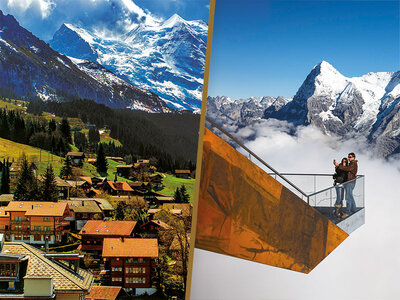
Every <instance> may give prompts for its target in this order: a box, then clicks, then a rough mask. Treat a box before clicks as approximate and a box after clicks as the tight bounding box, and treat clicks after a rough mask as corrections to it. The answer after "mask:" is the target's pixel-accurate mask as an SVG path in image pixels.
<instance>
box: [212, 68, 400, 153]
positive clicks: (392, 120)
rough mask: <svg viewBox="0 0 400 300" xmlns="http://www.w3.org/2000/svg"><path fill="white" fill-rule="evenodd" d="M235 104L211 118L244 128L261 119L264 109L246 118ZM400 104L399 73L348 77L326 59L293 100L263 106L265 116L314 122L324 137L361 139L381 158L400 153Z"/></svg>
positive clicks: (222, 107)
mask: <svg viewBox="0 0 400 300" xmlns="http://www.w3.org/2000/svg"><path fill="white" fill-rule="evenodd" d="M264 98H265V99H267V98H268V97H264ZM212 102H213V101H211V103H212ZM231 102H233V103H231ZM235 102H236V101H233V100H231V101H229V105H227V104H226V105H213V104H212V105H211V106H210V111H211V112H210V115H212V114H214V115H217V114H216V113H215V111H217V110H218V111H219V114H221V115H223V116H229V117H230V120H231V121H230V122H231V125H233V124H236V125H241V124H242V126H248V125H249V124H250V123H251V121H252V119H257V118H259V117H260V110H262V107H261V106H257V107H251V106H249V111H246V113H245V115H247V116H249V117H246V118H242V114H239V113H238V111H240V112H242V103H241V102H240V101H237V103H235ZM399 102H400V72H395V73H393V72H378V73H368V74H366V75H363V76H361V77H353V78H348V77H345V76H343V75H342V74H340V73H339V71H337V70H336V69H335V68H334V67H333V66H332V65H330V64H329V63H327V62H325V61H323V62H321V63H319V64H318V65H316V66H315V67H314V68H313V69H312V70H311V72H310V73H309V75H308V76H307V78H306V79H305V81H304V82H303V84H302V85H301V87H300V88H299V90H298V91H297V93H296V95H295V96H294V97H293V99H292V100H290V101H289V100H288V101H283V102H282V104H283V105H267V106H265V109H264V111H263V112H262V118H265V119H278V120H284V121H288V122H290V123H292V124H294V125H296V126H299V125H304V126H307V125H310V124H312V125H314V126H316V127H318V128H319V129H320V130H321V131H323V132H324V133H325V134H328V135H330V134H334V135H338V136H341V137H342V138H343V139H347V138H358V137H361V138H364V139H367V140H368V141H369V143H370V144H371V146H372V149H374V150H375V151H376V153H377V154H378V155H380V156H384V157H387V156H390V155H396V154H398V153H400V104H399ZM238 106H240V107H241V109H240V110H238ZM252 111H253V112H254V113H253V114H252V113H251V112H252ZM245 120H248V121H249V122H250V123H249V122H246V121H245ZM249 126H251V125H249Z"/></svg>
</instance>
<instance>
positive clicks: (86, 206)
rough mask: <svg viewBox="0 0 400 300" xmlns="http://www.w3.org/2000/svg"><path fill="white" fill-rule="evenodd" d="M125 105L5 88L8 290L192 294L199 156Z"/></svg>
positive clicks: (86, 295)
mask: <svg viewBox="0 0 400 300" xmlns="http://www.w3.org/2000/svg"><path fill="white" fill-rule="evenodd" d="M124 114H135V112H133V111H132V112H124V111H123V110H121V111H118V110H112V109H110V108H108V107H106V106H104V105H101V104H97V103H94V102H92V101H89V100H85V101H83V100H74V101H71V102H66V103H51V102H48V103H46V102H42V101H37V102H35V101H30V102H26V101H23V100H17V99H14V98H12V97H4V96H1V97H0V159H1V162H0V174H1V177H0V182H1V185H0V187H1V190H0V252H1V253H0V298H1V299H3V298H7V299H9V298H10V299H20V298H32V299H132V298H133V299H183V298H184V294H185V288H186V275H187V263H188V255H189V243H190V241H189V238H190V229H191V215H192V195H193V189H194V177H195V174H194V170H195V165H194V164H193V162H192V161H194V159H190V158H189V159H179V156H175V157H174V156H173V155H171V153H177V152H178V151H179V149H178V150H176V151H175V150H173V149H174V148H173V146H174V144H175V147H176V146H177V147H179V148H182V147H181V146H180V145H179V143H174V141H173V139H172V138H171V139H170V141H166V140H162V139H161V138H160V136H163V137H165V136H168V135H167V134H165V132H159V131H162V130H165V128H167V127H168V126H167V125H164V124H163V122H164V123H165V122H166V121H165V120H160V119H155V118H159V117H158V116H156V114H144V113H143V114H141V113H140V112H136V115H135V118H129V120H133V119H134V120H138V121H137V123H134V122H133V123H132V122H129V124H128V122H125V121H124V120H125V119H128V116H125V115H124ZM181 117H182V118H186V116H185V115H184V114H183V115H181ZM149 118H150V119H149ZM152 118H153V119H152ZM173 119H177V118H176V116H175V117H174V118H173ZM178 119H179V118H178ZM182 122H186V120H184V121H182ZM154 124H156V125H157V124H158V126H156V125H154ZM171 126H172V125H171ZM173 126H179V124H178V125H176V124H173ZM146 141H151V142H146ZM163 143H164V144H165V145H166V146H165V148H164V147H160V145H163ZM157 144H158V147H157ZM167 144H168V145H167ZM160 149H167V150H165V152H164V151H163V150H160ZM181 151H182V150H181ZM192 152H193V151H192Z"/></svg>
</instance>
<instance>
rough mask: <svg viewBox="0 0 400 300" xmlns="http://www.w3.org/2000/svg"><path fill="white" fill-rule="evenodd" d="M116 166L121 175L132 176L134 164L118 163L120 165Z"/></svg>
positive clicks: (118, 173)
mask: <svg viewBox="0 0 400 300" xmlns="http://www.w3.org/2000/svg"><path fill="white" fill-rule="evenodd" d="M116 168H117V175H118V176H119V177H124V178H130V177H131V171H132V168H133V165H118V166H116Z"/></svg>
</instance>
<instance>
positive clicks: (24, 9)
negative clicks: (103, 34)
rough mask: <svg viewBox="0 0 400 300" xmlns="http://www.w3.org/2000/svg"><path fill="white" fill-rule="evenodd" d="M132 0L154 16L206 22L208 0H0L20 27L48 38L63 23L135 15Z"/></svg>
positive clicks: (108, 22)
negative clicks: (178, 16)
mask: <svg viewBox="0 0 400 300" xmlns="http://www.w3.org/2000/svg"><path fill="white" fill-rule="evenodd" d="M132 3H134V4H136V5H137V6H139V7H140V8H141V9H143V10H145V11H146V13H147V11H149V12H150V13H151V15H152V16H153V17H156V18H161V19H167V18H169V17H170V16H172V15H173V14H174V13H177V14H179V15H181V16H182V17H183V18H185V19H187V20H197V19H202V20H204V21H206V22H208V15H209V3H210V1H209V0H0V10H2V11H3V13H5V14H12V15H14V16H15V18H16V19H17V20H18V22H19V23H20V24H21V25H22V26H23V27H25V28H27V29H28V30H29V31H31V32H32V33H34V34H35V35H37V36H38V37H39V38H41V39H43V40H45V41H48V40H50V39H51V38H52V36H53V34H54V32H55V31H56V30H58V28H60V26H61V25H62V23H74V24H77V23H83V24H85V26H86V25H89V26H91V25H96V26H103V27H106V28H107V29H110V28H112V29H113V27H114V26H116V27H118V25H116V24H118V23H120V24H125V23H126V21H127V19H129V18H131V19H134V18H135V11H136V8H133V9H130V7H132V6H134V5H133V4H132ZM132 11H133V13H132ZM128 22H134V20H128ZM86 27H87V26H86ZM117 29H118V28H117Z"/></svg>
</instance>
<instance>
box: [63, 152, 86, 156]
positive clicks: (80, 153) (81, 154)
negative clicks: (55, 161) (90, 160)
mask: <svg viewBox="0 0 400 300" xmlns="http://www.w3.org/2000/svg"><path fill="white" fill-rule="evenodd" d="M67 156H85V153H83V152H68V153H67Z"/></svg>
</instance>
